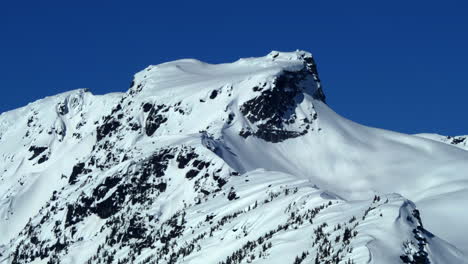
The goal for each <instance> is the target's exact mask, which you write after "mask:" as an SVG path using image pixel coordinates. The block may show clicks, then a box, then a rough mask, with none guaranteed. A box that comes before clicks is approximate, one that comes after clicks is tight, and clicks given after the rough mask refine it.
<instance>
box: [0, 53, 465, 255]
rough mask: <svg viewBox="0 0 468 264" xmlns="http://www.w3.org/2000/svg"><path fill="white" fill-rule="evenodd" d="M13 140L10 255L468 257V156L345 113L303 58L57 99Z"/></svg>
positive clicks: (167, 71)
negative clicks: (466, 232)
mask: <svg viewBox="0 0 468 264" xmlns="http://www.w3.org/2000/svg"><path fill="white" fill-rule="evenodd" d="M0 146H1V147H0V154H1V158H2V159H1V160H0V171H2V174H1V175H0V197H1V205H0V216H1V218H0V233H2V234H6V235H5V236H2V238H0V254H1V256H2V257H0V263H118V262H120V263H126V262H132V261H133V262H135V263H198V262H209V263H224V264H227V263H244V262H249V263H250V262H255V263H262V262H266V261H268V262H269V263H271V262H272V261H275V260H276V261H277V262H278V263H285V262H286V263H287V262H290V263H302V262H304V263H306V262H311V261H318V263H333V262H332V261H335V262H336V261H339V262H340V261H341V262H340V263H353V261H354V263H369V262H371V263H372V262H374V263H395V262H398V261H401V262H402V263H425V262H424V261H430V262H431V263H464V261H465V260H464V258H465V256H466V255H465V253H462V251H459V250H458V249H455V248H454V247H453V246H452V245H450V244H449V243H448V242H450V243H451V244H454V245H455V246H456V247H458V248H459V249H461V250H466V249H467V248H468V244H466V241H465V240H463V238H461V237H460V235H459V233H460V230H463V229H460V228H462V227H463V223H464V222H465V221H468V215H465V214H464V213H463V212H459V211H457V210H456V208H461V207H460V206H461V205H463V204H464V201H466V200H467V198H468V191H467V190H468V179H467V178H466V176H465V175H464V174H463V173H462V172H463V171H466V170H467V169H468V165H467V164H465V163H466V162H464V161H465V160H466V159H467V158H468V152H467V151H466V150H463V149H461V148H456V147H453V146H450V145H447V144H444V143H439V142H435V141H434V140H430V139H426V138H421V137H416V136H411V135H404V134H401V133H395V132H390V131H385V130H380V129H374V128H367V127H365V126H361V125H359V124H356V123H354V122H352V121H349V120H346V119H344V118H342V117H340V116H339V115H337V114H336V113H335V112H333V110H332V109H330V108H329V107H328V106H327V105H326V103H325V95H324V93H323V90H322V85H321V82H320V78H319V76H318V72H317V69H316V64H315V62H314V61H313V57H312V55H311V54H310V53H308V52H304V51H296V52H289V53H282V52H275V51H273V52H271V53H270V54H269V55H267V56H265V57H260V58H248V59H241V60H238V61H236V62H234V63H230V64H217V65H210V64H206V63H202V62H200V61H196V60H192V59H189V60H187V59H185V60H178V61H174V62H169V63H164V64H161V65H156V66H149V67H148V68H146V69H145V70H143V71H141V72H139V73H137V74H136V75H135V78H134V80H133V82H132V85H131V87H130V89H129V90H128V92H126V93H114V94H109V95H99V96H96V95H93V94H92V93H90V92H89V91H86V90H83V89H80V90H74V91H71V92H68V93H62V94H59V95H57V96H53V97H47V98H45V99H43V100H40V101H37V102H35V103H32V104H29V105H28V106H26V107H23V108H20V109H18V110H13V111H9V112H6V113H3V114H1V115H0ZM18 146H20V148H18ZM410 175H411V177H410ZM393 192H398V193H401V195H400V194H399V195H396V194H395V195H394V194H389V193H393ZM405 197H408V198H409V199H410V200H412V201H415V203H413V202H411V201H410V200H409V199H407V198H405ZM272 204H274V205H275V207H272ZM416 205H417V207H416ZM278 208H280V209H278ZM418 209H419V210H418ZM337 212H341V214H342V216H341V217H339V214H337ZM454 214H455V215H454ZM368 215H369V218H368V217H367V216H368ZM447 215H452V216H453V217H451V218H450V219H447V217H446V216H447ZM367 221H371V222H369V223H368V222H367ZM423 222H424V223H425V225H424V227H423V224H422V223H423ZM442 222H443V223H445V225H444V226H440V223H442ZM338 225H340V227H339V228H338ZM368 226H375V227H376V228H368ZM2 227H3V228H2ZM379 228H380V229H382V230H381V231H379ZM426 228H427V229H426ZM240 230H242V232H241V233H239V232H240ZM295 230H299V231H300V232H299V233H298V231H295ZM428 230H431V231H432V230H434V231H433V232H434V233H435V234H436V235H435V236H434V235H433V234H431V233H430V232H429V231H428ZM354 231H356V232H354ZM302 233H303V234H307V233H309V234H310V235H307V236H306V235H301V234H302ZM231 234H232V235H231ZM338 236H339V238H337V237H338ZM385 236H390V237H392V239H389V240H388V241H387V242H385ZM439 236H440V237H442V238H443V239H440V238H438V237H439ZM345 237H346V239H345V240H344V238H345ZM372 237H374V238H373V239H371V238H372ZM292 238H294V239H292ZM401 238H404V239H401ZM296 240H297V242H293V241H296ZM444 240H447V241H448V242H446V241H444ZM187 241H191V242H190V243H189V242H187ZM216 241H217V242H216ZM265 241H268V243H266V242H265ZM284 241H288V242H287V243H286V242H284ZM299 242H300V243H299ZM217 243H220V244H222V249H223V250H220V251H219V252H217V253H213V252H212V251H213V247H214V245H216V244H217ZM269 243H271V245H270V244H269ZM369 245H373V246H369ZM352 248H355V251H354V253H353V249H352ZM299 249H300V250H299ZM106 252H107V253H106ZM109 252H111V254H109ZM385 252H387V253H385ZM207 254H209V255H213V256H210V257H207V256H208V255H207ZM282 255H283V256H282ZM372 256H378V259H376V258H375V257H372ZM417 261H422V262H417Z"/></svg>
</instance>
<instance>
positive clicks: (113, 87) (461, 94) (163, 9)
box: [0, 0, 468, 135]
mask: <svg viewBox="0 0 468 264" xmlns="http://www.w3.org/2000/svg"><path fill="white" fill-rule="evenodd" d="M296 49H303V50H307V51H310V52H312V53H313V54H314V57H315V58H316V61H317V63H318V69H319V72H320V75H321V79H322V81H323V84H324V90H325V94H326V95H327V98H328V103H329V105H331V107H332V108H333V109H334V110H335V111H337V112H338V113H340V114H341V115H343V116H345V117H347V118H349V119H352V120H354V121H356V122H359V123H362V124H365V125H369V126H374V127H380V128H385V129H391V130H396V131H400V132H405V133H418V132H437V133H440V134H446V135H459V134H468V111H467V103H468V1H466V0H460V1H455V0H446V1H432V0H426V1H408V0H407V1H395V0H394V1H375V0H373V1H332V0H327V1H325V0H323V1H317V0H308V1H294V0H290V1H254V0H251V1H222V0H218V1H183V0H179V1H156V0H153V1H125V2H124V1H122V2H119V1H97V0H96V1H92V2H91V1H3V2H2V3H1V4H0V81H1V83H0V89H1V92H2V93H1V96H0V112H4V111H7V110H10V109H14V108H17V107H20V106H23V105H25V104H27V103H28V102H31V101H34V100H37V99H40V98H43V97H45V96H48V95H53V94H56V93H59V92H63V91H67V90H71V89H76V88H90V89H91V91H92V92H93V93H95V94H104V93H108V92H115V91H126V89H127V88H128V86H129V84H130V82H131V79H132V76H133V74H134V73H136V72H138V71H140V70H142V69H143V68H145V67H146V66H147V65H149V64H159V63H162V62H165V61H170V60H175V59H180V58H196V59H200V60H202V61H206V62H210V63H221V62H232V61H235V60H237V59H238V58H240V57H252V56H264V55H266V54H267V53H268V52H269V51H271V50H280V51H292V50H296Z"/></svg>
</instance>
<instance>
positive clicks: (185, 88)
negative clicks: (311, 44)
mask: <svg viewBox="0 0 468 264" xmlns="http://www.w3.org/2000/svg"><path fill="white" fill-rule="evenodd" d="M292 72H296V73H301V78H302V79H305V77H307V78H309V77H310V79H312V80H313V82H314V83H311V87H309V88H310V89H311V94H316V95H317V98H320V99H321V100H322V101H324V99H325V96H324V95H323V92H322V88H321V84H320V79H319V77H318V72H317V68H316V64H315V62H314V60H313V57H312V54H311V53H309V52H306V51H299V50H298V51H295V52H278V51H272V52H270V53H269V54H268V55H266V56H263V57H254V58H243V59H239V60H237V61H235V62H232V63H222V64H209V63H205V62H202V61H199V60H195V59H181V60H176V61H172V62H166V63H162V64H159V65H151V66H149V67H147V68H146V69H144V70H143V71H141V72H139V73H137V74H136V75H135V78H134V80H133V82H132V85H131V88H130V90H129V93H131V94H142V95H143V96H152V95H155V94H157V95H158V96H160V97H161V96H165V95H167V96H168V97H171V98H172V97H174V96H176V97H187V96H190V95H193V94H194V93H199V92H200V87H210V86H223V85H236V84H239V83H246V82H251V83H252V84H251V85H252V87H253V86H255V85H260V84H262V83H265V82H273V81H274V80H275V79H277V78H279V77H280V76H281V75H283V74H284V73H292ZM306 75H308V76H306ZM244 86H245V85H244ZM242 92H243V93H245V91H242Z"/></svg>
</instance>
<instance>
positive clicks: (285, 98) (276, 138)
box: [240, 69, 324, 143]
mask: <svg viewBox="0 0 468 264" xmlns="http://www.w3.org/2000/svg"><path fill="white" fill-rule="evenodd" d="M309 75H310V72H309V71H307V70H305V69H304V70H302V71H299V72H288V71H285V72H284V73H283V74H282V75H280V76H279V77H278V78H277V79H276V81H275V83H274V87H272V88H271V89H268V90H261V94H260V95H259V96H257V97H255V98H253V99H251V100H249V101H247V102H245V103H244V104H243V105H242V106H241V108H240V111H241V113H242V114H243V115H244V116H245V117H246V118H247V119H248V120H249V121H250V122H251V123H252V124H255V125H256V126H257V130H256V131H251V129H243V130H242V131H241V132H240V135H241V136H242V137H244V138H247V137H249V136H252V135H253V136H255V137H258V138H261V139H263V140H265V141H269V142H273V143H276V142H281V141H284V140H287V139H290V138H295V137H299V136H301V135H304V134H307V132H308V130H309V128H310V124H311V123H312V120H315V119H317V116H316V115H314V116H312V117H310V118H304V119H301V120H299V119H298V118H297V116H296V114H295V109H296V107H297V106H298V105H299V104H300V103H301V102H302V101H303V100H304V93H306V92H307V91H306V89H304V88H303V87H302V86H301V82H302V81H305V80H306V78H308V76H309ZM254 88H255V89H256V90H257V91H260V88H258V87H254ZM255 89H254V90H255ZM319 97H320V95H319ZM320 98H321V97H320ZM323 99H324V97H323ZM290 125H295V126H296V128H294V129H292V128H289V127H290Z"/></svg>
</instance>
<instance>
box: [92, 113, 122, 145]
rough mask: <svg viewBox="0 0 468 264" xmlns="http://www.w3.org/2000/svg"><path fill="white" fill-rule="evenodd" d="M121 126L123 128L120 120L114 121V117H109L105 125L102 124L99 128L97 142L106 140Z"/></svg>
mask: <svg viewBox="0 0 468 264" xmlns="http://www.w3.org/2000/svg"><path fill="white" fill-rule="evenodd" d="M120 126H121V123H120V122H119V121H118V120H116V119H114V118H113V117H112V116H108V117H107V118H106V119H105V121H104V124H102V125H101V126H99V127H98V128H97V131H96V132H97V134H96V137H97V141H100V140H101V139H103V138H105V137H106V136H107V135H110V134H111V133H112V132H113V131H115V130H116V129H117V128H119V127H120Z"/></svg>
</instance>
